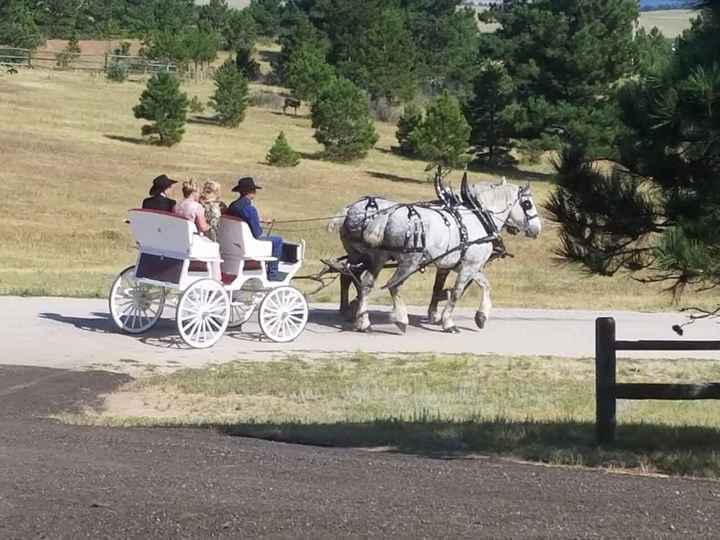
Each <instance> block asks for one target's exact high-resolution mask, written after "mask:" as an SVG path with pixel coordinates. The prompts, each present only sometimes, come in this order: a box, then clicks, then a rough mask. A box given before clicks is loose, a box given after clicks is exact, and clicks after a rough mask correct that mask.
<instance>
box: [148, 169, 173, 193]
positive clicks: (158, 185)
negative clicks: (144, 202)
mask: <svg viewBox="0 0 720 540" xmlns="http://www.w3.org/2000/svg"><path fill="white" fill-rule="evenodd" d="M173 184H177V180H173V179H172V178H168V177H167V176H166V175H164V174H161V175H160V176H158V177H157V178H156V179H155V180H153V183H152V187H151V188H150V195H152V196H155V195H157V194H158V193H162V192H163V191H165V190H166V189H167V188H169V187H170V186H172V185H173Z"/></svg>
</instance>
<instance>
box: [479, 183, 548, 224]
mask: <svg viewBox="0 0 720 540" xmlns="http://www.w3.org/2000/svg"><path fill="white" fill-rule="evenodd" d="M473 191H474V194H475V196H476V197H477V199H478V200H479V201H480V202H481V204H482V205H483V206H484V207H485V208H487V209H488V210H489V211H490V213H491V214H492V215H493V219H495V221H496V224H497V225H498V228H499V229H502V228H503V227H505V228H507V230H508V232H510V233H511V234H516V233H518V232H522V233H525V236H527V237H529V238H537V237H538V236H539V235H540V233H541V232H542V222H541V220H540V215H539V214H538V210H537V207H536V205H535V201H534V200H533V197H532V192H531V191H530V185H529V184H528V185H527V186H516V185H514V184H508V183H507V182H506V181H505V179H503V181H502V183H500V184H486V183H483V184H476V185H475V186H473Z"/></svg>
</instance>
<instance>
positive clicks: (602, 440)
mask: <svg viewBox="0 0 720 540" xmlns="http://www.w3.org/2000/svg"><path fill="white" fill-rule="evenodd" d="M615 403H616V399H615V319H613V318H610V317H601V318H599V319H597V320H596V321H595V404H596V405H595V406H596V418H595V422H596V424H595V428H596V436H597V442H598V444H608V443H613V442H614V441H615Z"/></svg>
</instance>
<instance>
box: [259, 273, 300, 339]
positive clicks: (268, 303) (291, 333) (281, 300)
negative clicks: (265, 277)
mask: <svg viewBox="0 0 720 540" xmlns="http://www.w3.org/2000/svg"><path fill="white" fill-rule="evenodd" d="M259 319H260V329H261V330H262V332H263V334H265V336H267V337H268V338H270V339H271V340H272V341H274V342H276V343H287V342H288V341H292V340H294V339H295V338H297V337H298V336H299V335H300V334H301V333H302V331H303V330H304V329H305V325H306V324H307V321H308V305H307V301H306V300H305V297H304V296H303V295H302V293H300V291H298V290H297V289H294V288H293V287H278V288H277V289H273V290H272V291H270V292H269V293H268V294H267V295H266V296H265V298H263V301H262V303H261V304H260V317H259Z"/></svg>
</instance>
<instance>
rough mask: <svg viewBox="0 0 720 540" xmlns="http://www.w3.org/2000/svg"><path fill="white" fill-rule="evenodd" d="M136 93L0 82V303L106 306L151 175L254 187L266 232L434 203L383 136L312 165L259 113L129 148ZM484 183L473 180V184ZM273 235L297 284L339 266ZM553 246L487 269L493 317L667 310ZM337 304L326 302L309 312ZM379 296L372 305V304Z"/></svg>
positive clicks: (304, 138)
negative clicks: (347, 210)
mask: <svg viewBox="0 0 720 540" xmlns="http://www.w3.org/2000/svg"><path fill="white" fill-rule="evenodd" d="M211 88H212V87H211V85H210V84H209V83H201V84H189V85H186V86H185V90H186V91H187V92H188V94H189V95H190V96H193V95H197V96H199V97H200V98H201V99H202V100H206V99H207V97H208V95H209V93H210V91H211ZM142 89H143V85H142V84H139V83H125V84H113V83H108V82H106V81H105V80H104V79H102V78H100V77H91V76H88V75H83V74H73V73H55V74H49V73H48V72H41V71H22V72H21V73H20V74H19V75H16V76H13V77H9V76H6V77H3V78H2V79H0V117H2V118H3V122H2V123H0V148H2V149H3V162H2V167H0V197H1V200H2V201H3V203H2V206H3V214H4V215H5V216H6V219H5V226H6V231H5V235H4V240H3V242H2V243H0V259H1V260H2V261H3V264H2V265H0V293H3V294H25V293H27V294H53V295H55V294H57V295H98V296H105V295H106V293H107V290H108V287H109V285H110V283H111V281H112V279H113V276H114V275H115V274H116V273H117V272H119V271H120V270H121V269H122V268H123V267H125V266H126V265H128V264H131V263H133V262H134V256H135V255H134V253H135V252H134V248H133V244H132V241H131V239H130V236H129V235H128V232H127V228H126V225H125V223H124V219H125V215H126V214H125V212H126V210H127V209H129V208H134V207H137V206H138V205H139V204H140V201H141V200H142V198H143V197H145V196H146V193H147V189H148V187H149V184H150V181H151V180H152V178H153V177H154V176H156V175H157V174H160V173H167V174H169V175H171V176H175V177H176V178H179V179H184V178H186V177H189V176H193V177H196V178H199V179H204V178H206V177H213V178H215V179H217V180H219V181H220V182H221V183H222V185H223V187H224V190H225V193H224V195H225V197H226V198H230V193H229V188H230V187H231V186H232V185H233V181H234V179H236V178H237V177H238V176H240V175H246V174H251V175H255V176H257V177H258V179H259V182H260V183H261V184H262V185H264V186H265V188H266V189H265V190H264V191H263V192H262V195H261V196H260V197H259V200H258V201H257V202H258V205H259V208H260V211H261V214H262V215H263V216H265V217H274V218H276V219H289V218H303V217H313V216H330V215H333V214H336V213H337V212H338V211H339V210H340V209H341V208H342V207H343V206H344V205H345V204H347V203H349V202H351V201H353V200H355V199H356V198H358V197H360V196H362V195H364V194H367V193H377V194H381V195H385V196H388V197H393V198H397V199H399V200H405V201H414V200H426V199H429V198H432V197H433V196H434V194H433V189H432V187H431V186H430V185H429V184H428V183H426V173H425V172H424V165H425V164H424V163H422V162H419V161H411V160H406V159H402V158H399V157H397V156H396V155H395V154H393V153H391V152H390V148H391V146H392V145H393V144H395V140H394V131H395V127H394V126H393V125H390V124H383V123H380V124H378V130H379V132H380V135H381V138H380V142H379V144H378V146H377V148H376V149H375V150H373V151H372V152H371V153H370V155H369V156H368V157H367V158H366V159H364V160H362V161H359V162H357V163H353V164H349V165H338V164H332V163H328V162H324V161H321V160H318V159H315V158H314V154H315V153H317V152H318V151H319V150H320V149H321V147H320V146H319V145H318V144H317V143H316V142H315V141H314V139H313V138H312V134H313V131H312V129H311V127H310V120H309V119H308V118H306V117H303V116H299V117H293V116H283V115H282V114H281V112H279V111H277V110H273V109H270V108H252V109H251V110H250V111H249V114H248V116H247V120H246V121H245V122H244V123H243V124H242V126H241V127H240V128H239V129H236V130H227V129H223V128H219V127H216V126H214V125H209V124H207V123H200V122H192V123H190V124H188V126H187V133H186V136H185V139H184V140H183V142H182V143H181V144H180V145H179V146H177V147H174V148H170V149H166V148H156V147H153V146H148V145H145V144H143V143H142V141H141V140H139V139H138V136H139V132H140V125H141V122H139V121H137V120H135V119H134V118H133V116H132V113H131V108H132V106H133V105H134V104H135V103H136V102H137V100H138V96H139V94H140V93H141V91H142ZM259 90H260V89H259V88H254V91H256V92H257V91H259ZM262 90H263V91H267V90H268V89H267V88H263V89H262ZM281 129H282V130H284V131H285V133H286V134H287V137H288V139H289V141H290V143H291V144H292V145H293V146H294V147H295V148H296V149H297V150H299V151H300V152H302V153H303V154H304V156H305V159H303V161H302V163H301V164H300V166H298V167H297V168H295V169H291V170H284V169H275V168H272V167H270V166H268V165H267V164H265V163H264V160H265V155H266V153H267V150H268V149H269V147H270V145H271V144H272V141H273V140H274V138H275V137H276V136H277V134H278V132H279V131H280V130H281ZM546 173H547V171H544V173H543V171H540V172H538V171H535V172H532V171H527V172H517V171H515V172H514V173H513V171H508V174H510V175H511V178H512V175H513V174H514V176H515V178H516V179H517V180H520V181H525V180H531V182H532V187H533V190H534V192H535V194H536V198H537V199H538V201H542V200H543V199H544V198H545V197H546V196H547V194H548V192H549V190H550V189H551V187H552V186H551V183H550V182H551V180H552V177H551V175H549V174H546ZM494 177H496V176H492V175H487V174H480V173H477V172H476V173H473V174H472V179H473V180H476V181H479V180H487V179H489V178H494ZM456 180H457V179H456ZM176 195H178V194H176ZM278 228H279V229H281V230H278V231H277V232H279V233H281V234H282V235H284V236H286V237H287V238H291V239H298V238H304V239H306V240H307V243H308V256H309V262H308V264H307V270H308V271H313V270H316V269H318V268H319V263H318V262H317V260H318V259H319V258H320V257H328V256H332V255H337V254H338V253H340V248H339V242H338V240H337V238H336V236H335V235H334V234H329V233H328V232H326V230H325V224H324V223H321V224H303V225H299V226H298V225H292V226H290V225H286V226H284V227H278ZM557 245H558V239H557V234H556V232H555V229H554V227H553V226H552V225H551V224H549V223H546V231H545V233H544V234H543V236H542V238H541V239H540V240H537V241H531V240H526V239H511V240H510V242H509V246H510V249H511V251H512V252H513V253H514V254H515V255H516V258H515V259H512V260H506V261H502V262H498V263H495V264H494V265H493V266H492V268H491V270H490V273H489V277H490V279H491V282H492V284H493V287H494V289H493V295H494V300H495V304H496V305H500V306H527V307H576V308H603V307H608V308H609V307H616V308H633V309H637V308H642V309H661V308H666V307H668V306H669V303H670V299H669V297H668V296H667V295H665V294H662V293H661V292H660V291H659V289H658V288H648V287H644V286H642V285H639V284H637V283H635V282H633V281H631V280H629V279H627V278H616V279H605V278H596V277H594V278H588V277H585V276H584V275H583V274H581V273H580V272H578V271H577V270H575V269H573V268H570V267H568V266H565V265H563V264H561V263H560V262H559V261H558V260H556V258H555V256H554V255H553V250H554V249H555V248H556V247H557ZM430 284H431V276H430V275H424V276H417V277H416V278H415V279H414V280H413V281H412V282H411V283H410V284H409V285H408V287H407V288H406V294H405V296H406V297H407V299H408V300H409V301H411V302H420V303H425V301H426V299H427V296H428V292H429V290H430ZM335 296H336V289H331V290H329V291H326V292H325V293H323V294H321V295H319V296H318V297H316V300H331V299H334V298H335ZM386 297H387V295H386V294H385V293H379V294H378V300H385V299H386ZM474 297H475V293H474V291H473V292H472V294H471V298H470V300H469V303H471V304H475V303H476V302H477V300H476V299H475V298H474Z"/></svg>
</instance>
